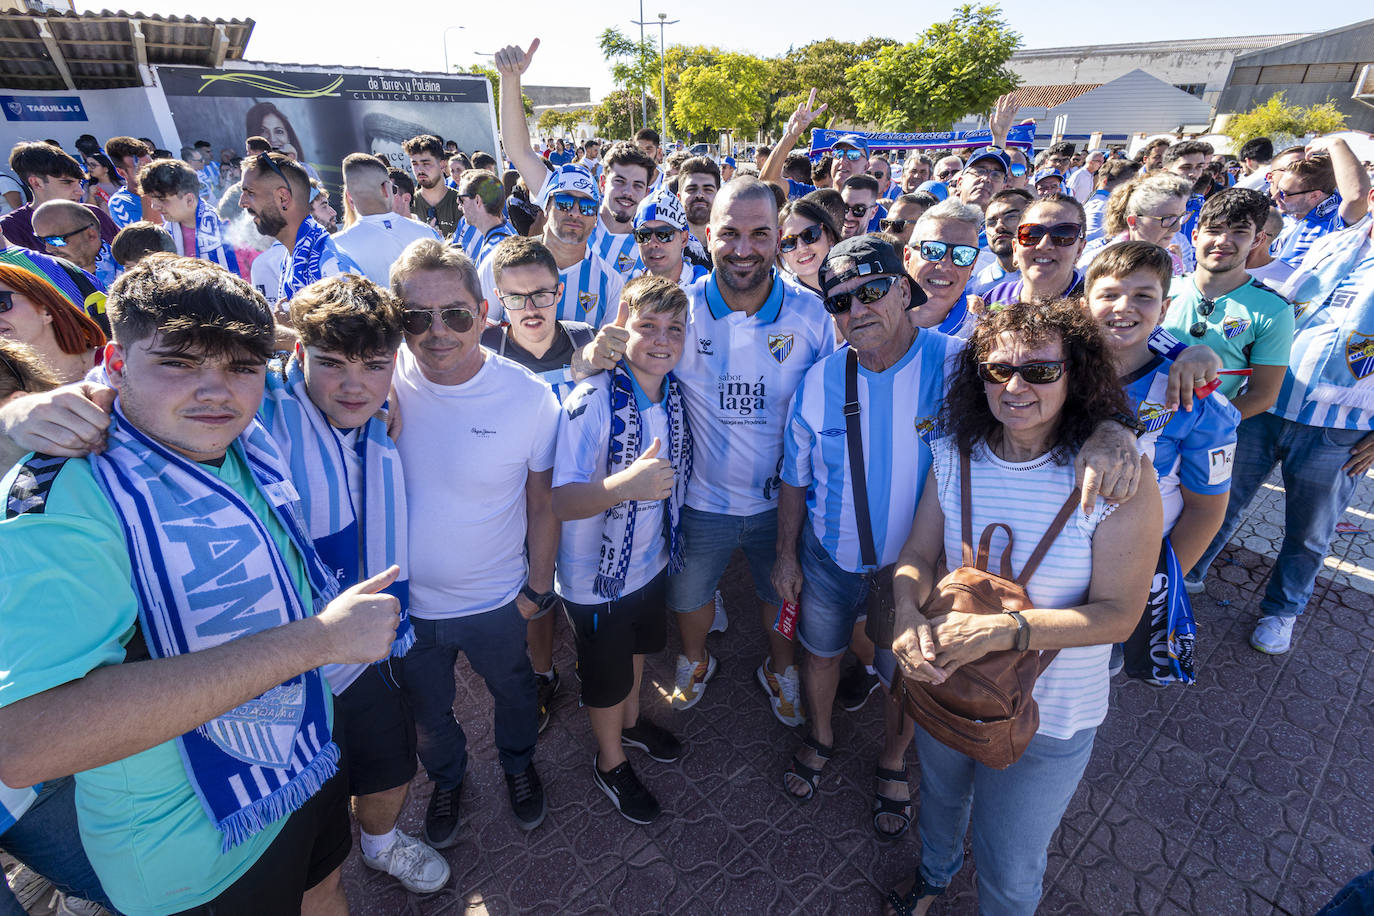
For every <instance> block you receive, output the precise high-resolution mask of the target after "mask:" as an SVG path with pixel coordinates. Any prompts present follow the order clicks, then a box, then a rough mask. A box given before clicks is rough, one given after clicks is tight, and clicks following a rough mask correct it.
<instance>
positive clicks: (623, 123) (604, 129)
mask: <svg viewBox="0 0 1374 916" xmlns="http://www.w3.org/2000/svg"><path fill="white" fill-rule="evenodd" d="M592 121H593V122H594V123H595V124H596V132H597V133H598V134H599V135H600V136H602V137H605V138H606V139H608V140H625V139H628V138H630V137H631V136H633V135H634V132H635V130H637V129H638V128H640V127H643V126H644V125H643V124H642V123H641V121H642V118H641V116H640V112H639V93H638V92H636V91H634V90H633V89H617V90H615V91H614V92H612V93H610V94H608V95H607V96H606V97H605V98H604V99H602V100H601V104H599V105H597V106H596V108H594V109H593V110H592ZM657 124H658V101H657V100H656V99H654V98H652V97H650V99H649V125H650V126H651V127H652V126H656V125H657Z"/></svg>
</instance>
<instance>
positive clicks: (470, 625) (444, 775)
mask: <svg viewBox="0 0 1374 916" xmlns="http://www.w3.org/2000/svg"><path fill="white" fill-rule="evenodd" d="M411 622H412V623H413V624H414V625H415V645H414V646H412V647H411V649H410V651H409V652H407V653H406V660H405V665H404V667H403V677H404V682H405V688H406V693H407V695H408V696H409V697H410V704H411V706H412V707H413V708H414V710H415V736H416V739H417V740H416V745H417V747H416V749H417V751H418V752H419V754H420V762H421V763H423V764H424V765H425V770H426V771H427V772H428V773H429V778H430V779H431V780H432V781H433V782H434V784H435V785H436V786H438V787H439V788H441V789H454V788H457V787H458V785H459V783H461V782H462V781H463V773H465V772H466V771H467V765H468V739H467V735H465V734H463V728H462V726H461V725H459V724H458V720H457V719H455V718H454V716H453V697H454V693H455V686H454V675H453V665H454V663H455V662H456V661H457V660H458V653H459V652H462V653H465V654H466V655H467V657H468V664H469V665H471V666H472V670H473V671H476V672H477V673H478V674H479V675H481V676H482V680H484V681H486V683H487V689H488V690H490V691H491V697H492V700H493V706H494V710H493V712H494V714H495V719H496V750H497V753H498V754H499V755H500V757H501V768H502V769H503V770H505V771H506V772H507V773H509V774H511V775H514V774H517V773H523V772H524V771H525V768H526V767H528V766H529V765H530V761H531V760H533V759H534V743H535V740H536V739H537V738H538V737H539V697H538V693H537V691H536V689H535V684H534V669H533V668H532V667H530V659H529V656H528V655H526V654H525V618H523V617H521V616H520V612H519V611H518V610H516V608H515V602H514V601H512V602H511V603H510V604H507V605H505V606H503V607H499V608H497V609H496V610H494V611H487V612H485V613H482V614H473V615H472V616H469V617H453V618H450V619H447V620H421V619H420V618H418V617H412V618H411Z"/></svg>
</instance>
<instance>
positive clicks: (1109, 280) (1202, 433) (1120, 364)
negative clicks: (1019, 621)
mask: <svg viewBox="0 0 1374 916" xmlns="http://www.w3.org/2000/svg"><path fill="white" fill-rule="evenodd" d="M1172 274H1173V265H1172V259H1171V258H1170V256H1169V252H1168V251H1166V250H1165V249H1163V248H1161V247H1159V246H1158V245H1154V244H1151V243H1150V242H1120V243H1118V244H1116V245H1111V246H1109V247H1108V248H1106V249H1105V250H1104V251H1103V252H1102V254H1101V255H1100V256H1098V257H1097V258H1095V259H1094V260H1093V263H1092V266H1091V267H1089V268H1088V274H1087V277H1086V278H1085V280H1084V284H1083V285H1084V290H1085V293H1086V296H1087V303H1088V309H1089V311H1090V312H1091V313H1092V316H1093V320H1094V321H1096V322H1097V324H1098V327H1100V328H1101V329H1102V335H1103V337H1104V339H1105V340H1106V342H1107V346H1108V348H1109V349H1110V350H1111V352H1112V357H1113V360H1114V361H1115V363H1116V367H1117V373H1118V375H1120V377H1121V382H1122V385H1123V386H1124V387H1125V389H1126V395H1127V397H1128V398H1129V399H1130V401H1131V403H1132V404H1133V406H1134V409H1135V414H1136V419H1137V420H1138V421H1139V422H1140V423H1141V424H1142V426H1143V428H1144V435H1143V438H1144V439H1145V440H1146V441H1147V442H1148V443H1149V444H1148V445H1147V449H1148V450H1151V451H1152V452H1153V458H1154V466H1155V473H1156V474H1157V475H1158V477H1159V493H1160V497H1161V499H1162V500H1163V502H1164V534H1165V537H1166V542H1165V543H1166V544H1167V545H1168V546H1169V549H1170V550H1172V552H1173V554H1174V557H1176V558H1177V561H1176V563H1168V564H1167V565H1166V566H1165V568H1164V569H1163V570H1161V572H1163V573H1164V574H1165V576H1169V573H1170V571H1171V570H1172V572H1173V577H1172V578H1173V579H1176V580H1181V579H1182V574H1183V572H1185V571H1187V570H1189V569H1191V568H1192V567H1193V564H1195V563H1196V562H1197V561H1198V559H1199V558H1200V557H1201V556H1202V553H1203V551H1204V550H1206V549H1207V545H1208V544H1210V543H1211V541H1212V537H1213V536H1214V535H1215V534H1216V533H1217V530H1218V529H1219V528H1220V527H1221V522H1222V519H1223V518H1224V517H1225V516H1226V502H1227V499H1228V498H1229V496H1230V491H1231V469H1232V466H1233V465H1234V463H1235V452H1236V427H1237V425H1238V424H1239V423H1240V411H1238V410H1237V409H1236V408H1235V407H1234V406H1232V405H1231V403H1230V402H1229V401H1227V400H1226V397H1225V396H1224V395H1221V394H1220V393H1214V394H1212V395H1211V396H1210V397H1206V398H1202V399H1200V400H1198V401H1195V402H1194V405H1193V409H1192V410H1191V411H1183V410H1168V409H1167V408H1166V407H1165V406H1164V404H1165V390H1166V388H1167V385H1168V379H1169V367H1170V365H1171V364H1172V360H1170V359H1168V358H1167V357H1164V356H1159V355H1157V354H1155V353H1153V352H1152V351H1151V350H1150V334H1151V333H1152V332H1153V331H1154V330H1155V328H1156V327H1158V326H1159V322H1160V319H1161V318H1162V317H1163V316H1164V313H1165V310H1166V309H1167V308H1168V307H1169V299H1168V289H1169V285H1170V283H1171V281H1172ZM1166 559H1167V552H1166V554H1165V555H1164V557H1162V558H1161V560H1162V562H1165V561H1166ZM1166 581H1168V588H1169V589H1170V590H1171V591H1172V590H1177V589H1180V588H1182V587H1183V583H1182V581H1169V580H1166ZM1154 599H1155V594H1154V593H1153V592H1152V593H1151V603H1150V604H1149V605H1147V614H1148V611H1149V608H1151V607H1153V606H1154V603H1155V600H1154ZM1148 622H1149V621H1148V618H1147V619H1146V620H1145V621H1144V622H1143V623H1142V625H1145V624H1148ZM1132 654H1133V656H1134V653H1132ZM1149 656H1150V657H1152V658H1161V657H1167V653H1164V655H1163V656H1161V654H1160V652H1158V651H1154V652H1150V653H1149ZM1118 659H1119V656H1118V655H1117V654H1116V652H1114V653H1113V658H1112V661H1113V667H1115V665H1116V664H1118V663H1119V662H1118ZM1144 661H1145V660H1144V658H1139V657H1133V658H1132V659H1131V661H1130V664H1129V665H1128V667H1129V668H1130V669H1131V670H1130V671H1129V672H1128V673H1130V674H1132V675H1133V676H1142V677H1147V678H1152V679H1155V680H1156V681H1158V680H1160V679H1162V677H1164V676H1167V669H1166V670H1164V671H1161V670H1156V668H1155V667H1154V666H1152V665H1146V664H1145V663H1144Z"/></svg>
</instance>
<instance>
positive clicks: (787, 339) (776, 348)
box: [768, 334, 792, 362]
mask: <svg viewBox="0 0 1374 916" xmlns="http://www.w3.org/2000/svg"><path fill="white" fill-rule="evenodd" d="M768 352H769V353H772V354H773V358H774V359H776V360H777V361H778V362H782V361H783V360H785V359H787V355H788V354H789V353H791V352H792V335H791V334H769V335H768Z"/></svg>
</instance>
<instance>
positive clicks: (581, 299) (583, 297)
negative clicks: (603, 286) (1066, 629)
mask: <svg viewBox="0 0 1374 916" xmlns="http://www.w3.org/2000/svg"><path fill="white" fill-rule="evenodd" d="M600 298H601V297H600V296H598V295H597V294H596V293H578V294H577V307H578V308H579V309H581V310H582V314H584V315H585V314H587V313H588V312H590V311H591V310H592V309H594V308H596V303H597V301H598V300H599V299H600Z"/></svg>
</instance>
